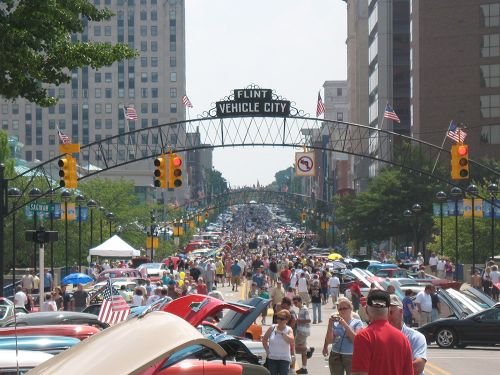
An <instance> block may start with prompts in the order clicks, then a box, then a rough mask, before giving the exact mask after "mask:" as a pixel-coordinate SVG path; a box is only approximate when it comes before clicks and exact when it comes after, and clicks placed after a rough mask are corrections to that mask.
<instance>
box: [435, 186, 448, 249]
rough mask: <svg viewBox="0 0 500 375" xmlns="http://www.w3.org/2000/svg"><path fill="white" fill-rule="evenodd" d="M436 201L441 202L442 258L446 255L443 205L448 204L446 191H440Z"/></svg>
mask: <svg viewBox="0 0 500 375" xmlns="http://www.w3.org/2000/svg"><path fill="white" fill-rule="evenodd" d="M436 199H437V200H438V202H439V219H440V232H439V234H440V236H439V237H440V238H441V256H443V254H444V244H443V241H444V232H443V203H444V202H446V199H447V196H446V193H445V192H444V191H438V192H437V193H436Z"/></svg>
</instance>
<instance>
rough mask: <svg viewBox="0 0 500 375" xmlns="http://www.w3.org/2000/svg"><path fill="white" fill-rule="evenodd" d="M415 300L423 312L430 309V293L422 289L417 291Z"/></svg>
mask: <svg viewBox="0 0 500 375" xmlns="http://www.w3.org/2000/svg"><path fill="white" fill-rule="evenodd" d="M415 302H416V303H419V304H420V309H421V310H422V311H424V312H431V311H432V298H431V295H430V294H427V293H425V292H424V291H422V292H419V293H418V294H417V297H416V298H415Z"/></svg>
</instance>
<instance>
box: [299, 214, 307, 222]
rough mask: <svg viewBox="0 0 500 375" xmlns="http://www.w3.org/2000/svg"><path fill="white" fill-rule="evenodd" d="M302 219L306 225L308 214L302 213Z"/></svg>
mask: <svg viewBox="0 0 500 375" xmlns="http://www.w3.org/2000/svg"><path fill="white" fill-rule="evenodd" d="M300 219H301V220H302V223H305V222H306V219H307V214H306V213H305V212H302V213H301V214H300Z"/></svg>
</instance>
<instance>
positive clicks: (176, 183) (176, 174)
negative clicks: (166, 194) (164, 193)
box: [168, 154, 182, 189]
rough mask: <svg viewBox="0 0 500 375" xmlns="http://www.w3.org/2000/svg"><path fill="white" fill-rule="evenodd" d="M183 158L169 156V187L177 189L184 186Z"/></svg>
mask: <svg viewBox="0 0 500 375" xmlns="http://www.w3.org/2000/svg"><path fill="white" fill-rule="evenodd" d="M181 167H182V158H181V157H180V156H179V155H177V154H168V187H169V189H175V188H178V187H181V186H182V168H181Z"/></svg>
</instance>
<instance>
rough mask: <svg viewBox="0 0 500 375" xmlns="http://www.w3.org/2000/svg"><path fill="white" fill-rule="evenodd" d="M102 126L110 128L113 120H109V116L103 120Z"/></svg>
mask: <svg viewBox="0 0 500 375" xmlns="http://www.w3.org/2000/svg"><path fill="white" fill-rule="evenodd" d="M104 126H105V127H106V129H112V128H113V120H111V119H109V118H108V119H106V120H104Z"/></svg>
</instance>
